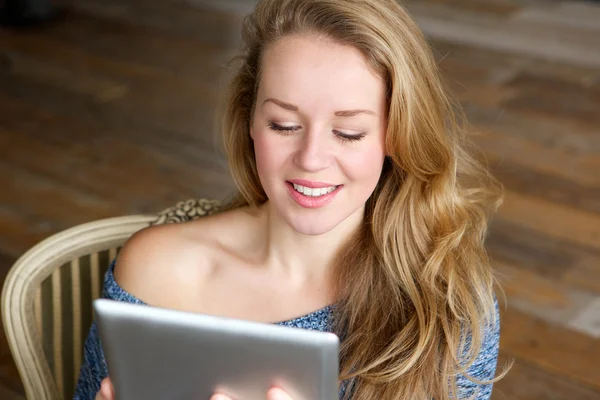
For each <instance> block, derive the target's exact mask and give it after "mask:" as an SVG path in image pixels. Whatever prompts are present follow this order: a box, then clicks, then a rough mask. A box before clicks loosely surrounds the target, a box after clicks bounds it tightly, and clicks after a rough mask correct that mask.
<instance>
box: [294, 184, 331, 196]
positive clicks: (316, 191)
mask: <svg viewBox="0 0 600 400" xmlns="http://www.w3.org/2000/svg"><path fill="white" fill-rule="evenodd" d="M293 185H294V189H295V190H296V191H297V192H298V193H302V194H303V195H305V196H310V197H320V196H324V195H326V194H329V193H331V192H333V191H334V190H335V189H336V188H337V186H330V187H324V188H309V187H306V186H302V185H296V184H295V183H294V184H293Z"/></svg>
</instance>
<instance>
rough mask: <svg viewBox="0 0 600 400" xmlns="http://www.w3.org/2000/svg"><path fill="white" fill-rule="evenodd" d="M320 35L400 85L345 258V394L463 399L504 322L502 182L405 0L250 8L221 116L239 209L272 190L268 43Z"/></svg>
mask: <svg viewBox="0 0 600 400" xmlns="http://www.w3.org/2000/svg"><path fill="white" fill-rule="evenodd" d="M312 34H316V35H320V36H324V37H327V38H330V39H332V40H334V41H336V42H338V43H340V44H344V45H350V46H353V47H355V48H357V49H358V50H360V51H361V52H362V54H363V55H364V57H365V59H366V60H367V62H368V64H369V66H370V67H371V68H372V69H373V71H375V72H377V73H378V74H379V75H380V76H381V77H382V78H383V79H384V80H385V82H386V84H387V87H388V99H387V100H388V103H387V106H388V128H387V133H386V152H387V154H388V156H386V160H385V162H384V167H383V170H382V174H381V178H380V180H379V183H378V185H377V187H376V189H375V191H374V192H373V194H372V195H371V197H370V198H369V200H368V201H367V203H366V206H365V218H364V224H363V226H362V228H361V229H360V231H359V232H358V233H357V234H356V235H355V237H353V238H352V240H351V242H349V243H347V245H346V246H345V247H344V248H343V249H342V250H341V252H340V254H339V257H338V264H337V265H336V274H337V276H336V277H337V279H336V282H337V287H336V288H335V290H336V295H337V300H338V301H337V302H336V305H335V307H334V309H335V318H334V321H335V331H336V332H337V333H338V334H339V335H340V336H341V337H343V339H344V340H343V342H342V347H341V354H340V357H341V358H340V364H341V365H340V379H341V380H346V379H348V381H347V382H350V386H351V388H350V389H348V390H346V395H349V393H350V392H352V397H353V398H354V399H361V400H363V399H364V400H372V399H408V398H410V399H428V400H429V399H431V398H432V397H433V398H436V399H437V400H447V399H449V398H450V397H452V398H456V397H457V396H455V395H454V393H455V391H456V385H455V378H456V376H457V375H458V374H460V373H465V371H466V370H467V368H468V367H469V366H470V365H471V364H472V363H473V361H474V359H475V358H476V356H477V353H478V351H479V349H480V347H481V343H482V329H481V327H482V326H485V325H486V324H493V323H496V321H495V320H494V316H495V306H494V290H493V286H494V277H493V274H492V271H491V268H490V262H489V260H488V257H487V254H486V251H485V249H484V238H485V237H486V232H487V226H488V220H489V218H490V216H491V214H492V213H493V212H494V211H495V210H496V208H497V207H498V206H499V204H500V198H501V186H500V184H499V183H498V182H497V181H496V180H495V179H494V178H493V177H492V176H491V175H490V174H489V172H488V170H487V169H486V167H485V166H484V164H483V163H482V162H481V161H479V159H478V157H476V152H475V151H474V149H473V147H472V146H471V144H470V142H469V140H468V138H467V136H466V134H465V130H464V128H462V127H461V125H462V124H461V123H460V122H461V121H462V117H460V116H461V114H460V113H459V112H458V111H456V110H457V109H458V108H457V107H456V105H454V104H453V103H452V102H451V101H450V99H449V97H448V96H447V94H446V90H445V89H444V87H443V85H442V82H441V80H440V76H439V72H438V69H437V66H436V63H435V60H434V58H433V56H432V53H431V50H430V47H429V46H428V44H427V42H426V41H425V39H424V37H423V35H422V33H421V32H420V30H419V29H418V27H417V26H416V24H415V23H414V22H413V21H412V20H411V18H410V17H409V16H408V14H407V13H406V11H405V10H404V9H403V8H402V7H401V6H400V5H399V4H398V3H397V2H396V1H394V0H262V1H261V2H260V3H259V4H258V6H257V7H256V9H255V11H254V12H253V13H252V14H251V15H249V16H248V17H246V19H245V21H244V25H243V31H242V40H243V44H244V47H243V51H242V53H241V55H240V56H239V57H237V58H236V59H237V60H240V61H241V66H240V67H239V70H237V73H236V75H235V77H234V78H233V81H232V83H231V86H230V90H229V92H228V94H227V98H226V103H225V110H224V113H223V120H222V130H223V134H224V141H225V149H226V152H227V156H228V161H229V166H230V169H231V173H232V175H233V178H234V180H235V182H236V184H237V186H238V188H239V192H240V195H239V197H238V199H237V201H235V202H233V203H232V207H237V206H242V205H251V206H257V205H260V204H262V203H264V202H266V201H267V196H266V194H265V192H264V190H263V189H262V186H261V184H260V180H259V178H258V173H257V169H256V160H255V155H254V149H253V143H252V141H251V138H250V133H249V128H250V123H251V120H252V115H253V109H254V105H255V101H256V93H257V88H258V84H259V81H260V70H261V58H262V54H263V52H264V50H265V47H266V46H268V45H270V44H272V43H274V42H276V41H278V40H279V39H281V38H282V37H284V36H288V35H312ZM459 117H460V118H459ZM465 332H468V333H469V335H468V336H469V337H470V340H469V344H468V345H467V344H466V343H465V337H466V336H467V335H465ZM465 350H466V351H465ZM465 355H466V359H465V357H464V356H465Z"/></svg>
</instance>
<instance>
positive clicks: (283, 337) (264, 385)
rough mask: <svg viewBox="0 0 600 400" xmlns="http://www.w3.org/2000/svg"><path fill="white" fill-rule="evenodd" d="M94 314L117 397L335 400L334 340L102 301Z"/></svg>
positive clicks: (312, 333)
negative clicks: (277, 391) (275, 394)
mask: <svg viewBox="0 0 600 400" xmlns="http://www.w3.org/2000/svg"><path fill="white" fill-rule="evenodd" d="M94 311H95V316H96V320H97V324H98V330H99V334H100V340H101V342H102V347H103V349H104V354H105V358H106V363H107V366H108V372H109V375H110V377H111V380H112V382H113V385H114V387H115V394H116V398H117V399H145V400H167V399H168V400H208V399H210V397H211V396H212V395H213V393H215V392H217V391H218V392H221V393H223V394H226V395H228V396H230V397H231V398H233V399H235V400H264V399H265V398H266V393H267V390H268V389H269V388H270V387H272V386H279V387H281V388H282V389H284V390H286V391H287V392H288V393H289V394H290V395H291V396H292V397H293V398H294V400H317V399H318V400H333V399H337V398H338V372H339V371H338V357H339V339H338V337H337V336H336V335H335V334H333V333H326V332H318V331H310V330H305V329H300V328H290V327H283V326H278V325H274V324H267V323H258V322H250V321H244V320H238V319H231V318H224V317H215V316H208V315H202V314H195V313H189V312H182V311H174V310H168V309H162V308H156V307H151V306H146V305H136V304H131V303H124V302H118V301H114V300H107V299H99V300H95V301H94Z"/></svg>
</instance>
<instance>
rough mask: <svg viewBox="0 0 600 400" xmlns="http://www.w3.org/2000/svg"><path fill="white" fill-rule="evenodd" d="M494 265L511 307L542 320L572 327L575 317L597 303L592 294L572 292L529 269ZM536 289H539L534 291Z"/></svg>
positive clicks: (503, 264) (496, 262) (570, 289)
mask: <svg viewBox="0 0 600 400" xmlns="http://www.w3.org/2000/svg"><path fill="white" fill-rule="evenodd" d="M493 265H494V270H495V271H496V273H497V276H498V278H499V280H500V282H501V284H502V288H503V289H504V291H505V293H506V296H507V298H508V304H509V306H510V307H513V308H515V309H517V310H519V311H521V312H524V313H527V314H528V315H530V316H532V317H536V318H540V319H541V320H543V321H546V322H549V323H554V324H558V325H562V326H564V327H570V328H573V325H572V322H573V318H574V316H577V315H580V314H581V313H582V312H584V311H586V310H587V308H588V306H589V305H590V304H591V303H593V302H594V301H595V300H596V295H594V294H593V293H590V292H583V291H580V290H573V289H572V288H570V287H568V286H566V285H564V284H562V282H560V280H558V279H553V278H548V277H546V276H544V275H542V274H539V273H536V272H533V271H531V270H529V269H527V268H521V267H517V266H513V265H510V264H507V263H503V262H499V261H494V263H493ZM533 287H534V288H536V290H534V291H532V290H531V288H533ZM582 331H583V327H582ZM585 332H587V331H584V333H585Z"/></svg>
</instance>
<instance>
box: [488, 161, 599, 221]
mask: <svg viewBox="0 0 600 400" xmlns="http://www.w3.org/2000/svg"><path fill="white" fill-rule="evenodd" d="M536 154H537V153H536ZM531 158H533V159H534V161H533V163H532V164H535V163H536V160H535V158H536V155H533V156H532V157H531ZM598 161H599V163H600V156H598ZM567 166H568V165H561V166H560V167H561V169H562V170H563V171H564V170H565V169H567ZM536 167H537V165H533V167H526V166H524V165H521V164H517V163H516V162H510V161H508V160H506V159H504V160H502V161H501V162H500V161H499V162H494V163H493V168H492V172H493V173H494V176H496V178H498V179H500V181H502V183H503V184H504V186H505V187H506V188H508V189H510V190H511V191H514V192H518V193H522V194H525V195H528V196H532V197H537V198H541V199H545V200H547V201H550V202H552V203H557V204H562V205H565V206H568V207H572V208H576V209H579V210H583V211H588V212H592V213H595V214H599V215H600V182H599V184H598V185H597V186H591V185H583V184H580V183H576V182H573V180H571V179H566V178H564V177H560V176H556V175H552V174H550V173H547V172H542V171H538V170H536V169H535V168H536Z"/></svg>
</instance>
